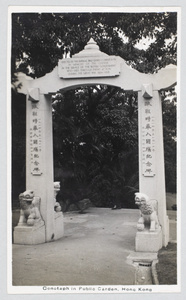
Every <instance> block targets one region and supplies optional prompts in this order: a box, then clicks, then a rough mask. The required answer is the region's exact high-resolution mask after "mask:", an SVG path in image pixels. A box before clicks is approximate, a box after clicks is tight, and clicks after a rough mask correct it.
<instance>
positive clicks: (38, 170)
mask: <svg viewBox="0 0 186 300" xmlns="http://www.w3.org/2000/svg"><path fill="white" fill-rule="evenodd" d="M29 141H30V143H29V144H30V164H31V174H32V175H41V174H42V125H41V111H40V109H39V102H37V103H34V102H32V103H31V111H30V126H29Z"/></svg>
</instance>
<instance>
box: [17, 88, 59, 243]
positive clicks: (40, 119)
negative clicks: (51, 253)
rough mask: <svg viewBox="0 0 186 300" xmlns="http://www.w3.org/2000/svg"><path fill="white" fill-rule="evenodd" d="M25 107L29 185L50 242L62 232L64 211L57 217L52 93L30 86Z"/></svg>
mask: <svg viewBox="0 0 186 300" xmlns="http://www.w3.org/2000/svg"><path fill="white" fill-rule="evenodd" d="M26 111H27V112H26V119H27V120H26V189H27V190H33V191H34V193H35V196H37V197H40V199H41V201H40V212H41V216H42V219H43V221H44V226H45V242H50V241H53V240H55V239H58V238H60V237H62V236H63V215H62V213H61V214H60V216H58V219H57V221H56V212H55V211H54V183H53V181H54V176H53V134H52V104H51V97H50V96H49V95H44V94H42V93H40V90H39V89H38V88H34V89H31V90H29V94H28V95H27V108H26ZM58 215H59V214H58ZM59 217H60V222H59ZM56 226H57V227H60V226H61V228H56ZM23 231H24V230H23ZM56 233H57V234H56ZM22 234H23V235H24V233H22ZM25 234H28V230H27V232H26V233H25ZM40 242H43V241H40ZM15 243H16V238H15ZM37 243H39V241H38V240H37ZM33 244H34V242H33Z"/></svg>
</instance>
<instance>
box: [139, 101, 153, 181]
mask: <svg viewBox="0 0 186 300" xmlns="http://www.w3.org/2000/svg"><path fill="white" fill-rule="evenodd" d="M142 174H143V175H144V176H146V177H151V176H154V175H155V116H154V113H153V99H151V100H147V99H144V100H143V104H142Z"/></svg>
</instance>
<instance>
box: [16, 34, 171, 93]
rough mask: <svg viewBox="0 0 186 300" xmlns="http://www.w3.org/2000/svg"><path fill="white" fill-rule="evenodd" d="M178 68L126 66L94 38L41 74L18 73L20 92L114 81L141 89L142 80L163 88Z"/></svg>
mask: <svg viewBox="0 0 186 300" xmlns="http://www.w3.org/2000/svg"><path fill="white" fill-rule="evenodd" d="M176 75H177V68H176V66H174V65H169V66H167V67H165V68H163V69H161V70H159V72H157V73H155V74H144V73H140V72H138V71H137V70H135V69H133V68H131V67H130V66H128V65H127V64H126V62H125V60H124V59H122V58H121V57H119V56H113V55H112V56H109V55H107V54H106V53H103V52H101V51H100V50H99V47H98V45H97V44H96V43H95V42H94V40H93V39H90V41H89V42H88V43H87V45H86V46H85V48H84V50H82V51H81V52H79V53H77V54H75V55H74V56H73V57H72V58H63V59H61V60H59V63H58V66H56V67H55V68H54V69H53V71H52V72H50V73H48V74H46V75H45V76H43V77H41V78H36V79H31V78H30V77H28V76H25V75H23V74H18V78H19V82H21V83H22V87H21V89H20V92H21V93H24V94H26V93H27V90H28V89H30V88H39V89H40V92H41V93H43V94H50V93H56V92H57V91H59V90H62V89H69V88H72V87H77V86H81V85H97V84H103V85H113V86H117V87H120V88H123V89H125V90H133V91H140V90H141V89H142V86H143V85H144V84H153V90H162V89H167V88H169V87H172V86H174V85H175V84H176Z"/></svg>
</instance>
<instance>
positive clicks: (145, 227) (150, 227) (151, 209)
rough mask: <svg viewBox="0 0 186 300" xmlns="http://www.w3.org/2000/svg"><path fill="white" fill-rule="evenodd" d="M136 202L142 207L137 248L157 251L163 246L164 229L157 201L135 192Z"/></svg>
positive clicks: (138, 249)
mask: <svg viewBox="0 0 186 300" xmlns="http://www.w3.org/2000/svg"><path fill="white" fill-rule="evenodd" d="M135 204H137V205H138V207H139V209H140V218H139V220H138V223H137V233H136V239H135V248H136V251H137V252H138V251H139V252H157V251H159V250H160V249H161V248H162V229H161V226H160V224H159V220H158V215H157V201H156V200H149V197H148V196H147V195H145V194H142V193H135Z"/></svg>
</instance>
